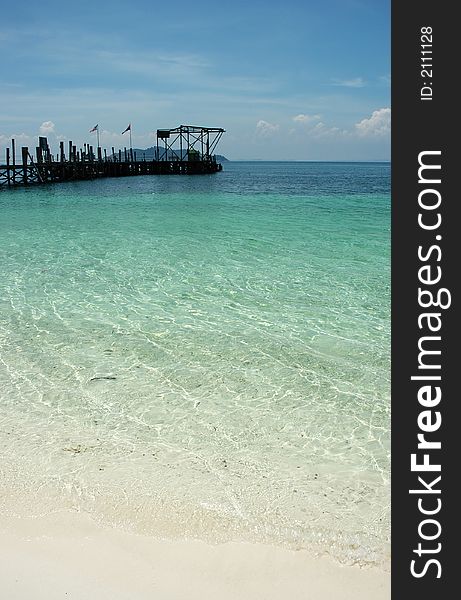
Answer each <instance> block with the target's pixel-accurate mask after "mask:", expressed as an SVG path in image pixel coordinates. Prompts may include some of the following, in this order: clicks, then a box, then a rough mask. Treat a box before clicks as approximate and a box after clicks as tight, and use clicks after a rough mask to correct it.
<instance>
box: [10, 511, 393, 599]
mask: <svg viewBox="0 0 461 600" xmlns="http://www.w3.org/2000/svg"><path fill="white" fill-rule="evenodd" d="M0 536H1V540H0V589H1V597H2V598H5V600H30V599H31V598H34V600H58V599H59V600H62V599H67V598H68V599H69V600H70V599H72V600H106V599H107V600H153V599H154V598H155V599H158V600H198V599H200V600H205V599H208V598H209V599H211V598H217V599H218V598H219V600H231V599H232V600H275V599H277V600H282V599H286V598H296V599H297V600H304V599H305V600H327V599H328V600H348V599H351V600H352V599H353V600H370V599H373V600H381V599H384V598H389V597H390V576H389V574H386V573H383V572H381V571H378V570H373V569H360V568H356V567H341V566H339V565H337V564H336V563H334V562H333V561H330V560H329V559H323V558H322V559H319V558H313V557H311V556H309V555H308V554H307V553H305V552H303V551H300V552H294V551H290V550H286V549H283V548H276V547H272V546H265V545H263V544H243V543H228V544H222V545H217V546H213V545H208V544H206V543H203V542H200V541H167V540H156V539H152V538H149V537H144V536H139V535H134V534H131V533H127V532H124V531H120V530H115V529H110V528H106V527H101V526H99V525H97V524H95V523H94V522H93V521H92V520H91V519H90V518H89V517H87V516H85V515H82V514H76V513H59V514H55V515H51V516H47V517H42V518H38V519H17V518H5V517H2V518H0Z"/></svg>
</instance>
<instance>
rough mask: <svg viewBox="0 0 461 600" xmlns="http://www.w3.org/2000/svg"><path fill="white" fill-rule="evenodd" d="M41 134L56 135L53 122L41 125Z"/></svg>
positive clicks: (45, 122)
mask: <svg viewBox="0 0 461 600" xmlns="http://www.w3.org/2000/svg"><path fill="white" fill-rule="evenodd" d="M40 133H41V134H42V135H45V134H46V133H54V123H53V121H44V122H43V123H42V124H41V125H40Z"/></svg>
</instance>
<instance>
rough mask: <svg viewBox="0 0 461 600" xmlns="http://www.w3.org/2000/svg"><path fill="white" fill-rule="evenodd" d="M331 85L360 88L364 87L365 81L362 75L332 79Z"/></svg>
mask: <svg viewBox="0 0 461 600" xmlns="http://www.w3.org/2000/svg"><path fill="white" fill-rule="evenodd" d="M333 85H337V86H339V87H350V88H362V87H365V81H364V80H363V78H362V77H354V79H334V80H333Z"/></svg>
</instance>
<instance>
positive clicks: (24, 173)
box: [21, 146, 29, 184]
mask: <svg viewBox="0 0 461 600" xmlns="http://www.w3.org/2000/svg"><path fill="white" fill-rule="evenodd" d="M21 151H22V177H23V183H25V184H27V161H28V159H29V148H28V147H27V146H22V148H21Z"/></svg>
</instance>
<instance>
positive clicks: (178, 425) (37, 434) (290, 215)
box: [0, 163, 390, 564]
mask: <svg viewBox="0 0 461 600" xmlns="http://www.w3.org/2000/svg"><path fill="white" fill-rule="evenodd" d="M224 168H225V170H224V171H223V172H222V173H218V174H215V175H212V176H197V177H170V176H168V177H167V176H165V177H139V178H128V179H109V180H105V181H98V182H80V183H75V184H65V185H55V186H53V187H47V188H31V189H23V190H19V189H17V190H14V191H5V190H3V191H2V192H1V193H0V265H1V272H2V277H1V281H0V397H1V402H0V453H1V455H2V469H1V471H0V473H1V477H2V479H3V481H2V488H3V490H5V493H4V495H3V497H2V498H1V499H0V511H2V512H6V513H10V512H14V513H15V514H37V515H38V514H42V513H45V512H50V511H53V510H60V509H62V508H71V509H74V510H84V511H87V512H90V513H91V514H93V515H94V517H95V518H97V519H101V520H103V521H106V522H110V523H113V524H116V525H118V526H124V527H130V528H133V529H135V530H136V531H142V532H144V533H148V534H151V535H158V536H168V537H171V536H174V537H177V536H179V537H184V536H191V537H199V538H203V539H207V540H211V541H225V540H230V539H240V540H248V541H266V542H270V543H275V544H283V545H288V546H291V547H296V548H309V549H311V550H313V551H315V552H320V553H325V552H326V553H330V554H331V555H333V556H334V557H335V558H337V559H339V560H341V561H344V562H359V563H361V564H365V563H366V564H382V563H385V562H386V561H387V557H388V549H387V540H388V536H389V510H388V505H389V494H388V480H389V443H390V440H389V437H390V436H389V411H390V401H389V396H390V382H389V380H390V373H389V345H390V321H389V319H390V310H389V302H390V289H389V286H390V273H389V251H390V248H389V227H390V197H389V175H390V172H389V171H390V167H389V165H388V164H347V163H335V164H333V163H226V164H225V166H224Z"/></svg>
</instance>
